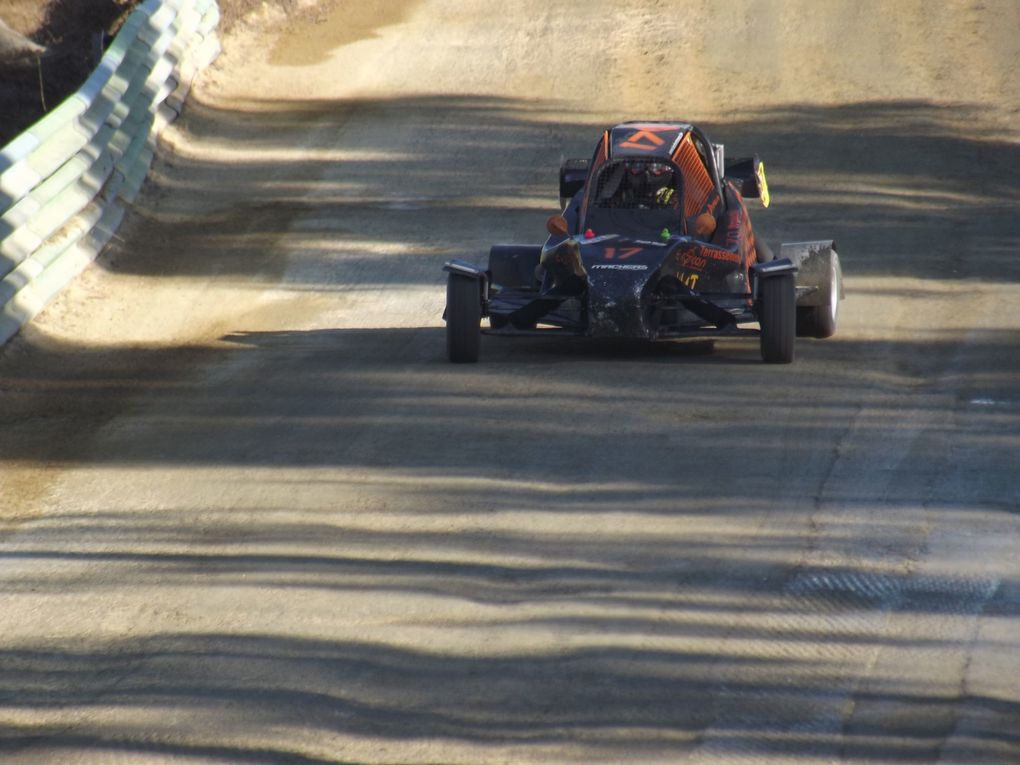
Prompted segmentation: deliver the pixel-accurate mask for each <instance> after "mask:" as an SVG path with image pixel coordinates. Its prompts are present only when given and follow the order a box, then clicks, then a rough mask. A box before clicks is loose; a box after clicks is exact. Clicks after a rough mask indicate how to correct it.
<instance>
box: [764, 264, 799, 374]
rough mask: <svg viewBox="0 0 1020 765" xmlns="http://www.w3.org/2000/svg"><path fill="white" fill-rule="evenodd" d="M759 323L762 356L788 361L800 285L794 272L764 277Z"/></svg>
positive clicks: (774, 361) (770, 361)
mask: <svg viewBox="0 0 1020 765" xmlns="http://www.w3.org/2000/svg"><path fill="white" fill-rule="evenodd" d="M759 289H760V304H759V307H758V323H759V325H760V326H761V357H762V360H763V361H764V362H765V363H766V364H789V363H790V362H791V361H793V348H794V345H795V343H796V336H797V332H796V330H797V287H796V284H795V283H794V279H793V274H782V275H781V276H771V277H769V278H767V279H763V280H762V282H761V285H760V288H759Z"/></svg>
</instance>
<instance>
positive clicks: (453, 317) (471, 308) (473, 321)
mask: <svg viewBox="0 0 1020 765" xmlns="http://www.w3.org/2000/svg"><path fill="white" fill-rule="evenodd" d="M481 322H482V289H481V282H479V281H478V279H472V278H470V277H467V276H460V275H458V274H450V276H449V278H448V279H447V280H446V356H447V358H448V359H449V360H450V361H452V362H454V363H455V364H463V363H471V362H475V361H478V354H479V352H480V350H481V345H482V330H481Z"/></svg>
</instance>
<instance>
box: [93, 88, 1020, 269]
mask: <svg viewBox="0 0 1020 765" xmlns="http://www.w3.org/2000/svg"><path fill="white" fill-rule="evenodd" d="M251 106H252V111H250V112H243V111H242V112H236V111H225V110H222V109H219V108H217V107H214V106H210V105H203V104H193V105H191V106H189V110H188V111H187V112H186V115H185V120H184V123H183V124H184V125H185V126H186V129H187V131H188V134H189V136H190V140H191V141H192V143H193V145H194V146H197V147H199V150H198V152H197V154H193V155H192V156H190V157H188V156H177V157H172V156H171V157H168V158H167V159H165V160H163V161H162V162H161V163H160V165H159V166H158V167H157V170H156V173H155V174H154V176H153V181H152V182H150V184H149V186H148V187H147V193H146V195H145V197H143V201H142V204H141V206H140V209H139V211H138V213H137V214H136V215H135V218H134V221H133V226H132V227H130V228H129V229H128V231H130V232H139V233H137V234H136V235H129V236H128V237H127V239H128V241H139V240H141V239H144V240H145V241H148V242H150V243H152V244H153V245H154V246H153V247H152V248H147V250H146V251H144V252H141V251H132V250H130V249H128V247H126V246H121V247H115V248H114V250H113V255H112V260H113V261H114V262H115V263H116V266H117V268H119V269H123V270H126V271H128V272H138V273H152V274H159V273H162V272H164V271H165V269H166V264H167V263H172V264H173V267H174V268H175V269H179V270H180V272H181V273H187V272H188V271H189V270H194V271H195V272H196V273H199V274H206V273H211V274H214V275H218V276H225V275H237V274H243V273H244V272H245V271H250V270H251V269H252V267H253V265H255V266H257V265H258V264H259V263H260V262H261V261H260V258H262V259H265V258H269V259H279V258H281V257H282V256H283V254H284V253H285V252H289V253H294V252H300V251H302V250H303V249H304V250H312V251H315V252H316V255H317V257H319V258H322V259H323V260H325V261H326V262H327V263H328V262H333V263H334V264H338V265H339V266H340V269H339V270H338V271H337V274H338V276H337V279H336V281H338V282H343V281H344V278H345V276H346V273H345V271H344V268H343V263H344V261H345V260H346V259H348V258H352V257H353V258H357V257H359V256H360V257H368V258H370V259H371V258H372V257H379V256H378V255H373V254H371V253H366V252H365V251H364V250H362V251H361V252H360V253H359V251H358V248H359V246H360V243H363V242H365V241H372V242H374V243H376V244H377V245H378V246H379V250H380V252H384V251H386V249H387V248H390V249H391V250H392V249H394V248H395V249H396V250H397V251H398V252H399V251H408V252H411V253H414V255H415V257H413V258H409V259H408V260H407V263H406V264H405V265H406V269H405V272H404V277H403V278H404V279H405V280H407V281H410V282H413V283H430V282H433V281H435V280H437V279H438V277H437V276H436V274H435V272H434V268H433V271H427V270H422V269H421V268H419V267H417V266H419V265H420V264H421V263H422V262H425V263H427V264H428V265H429V267H430V268H431V267H434V266H435V265H436V263H437V262H439V258H440V257H448V256H450V255H451V254H454V255H467V256H469V257H472V258H473V259H478V258H482V257H484V252H485V251H486V250H487V248H488V246H489V245H490V244H491V243H493V242H495V241H497V240H503V239H506V240H508V241H516V242H521V243H526V242H534V241H541V240H542V239H543V238H544V232H543V231H542V227H541V222H542V220H543V218H544V213H545V212H550V211H554V210H555V208H556V202H555V200H556V183H557V176H556V171H557V167H558V163H559V159H560V157H561V156H562V155H563V154H566V155H568V156H587V155H588V153H589V152H590V151H591V145H592V144H593V141H594V138H595V137H596V136H597V135H598V133H599V130H600V128H601V124H600V123H597V122H595V121H594V120H593V119H592V118H591V117H590V116H584V117H583V118H581V119H575V120H574V121H570V120H560V119H556V120H555V121H554V120H552V119H550V118H549V117H548V113H549V112H550V111H551V110H552V109H551V107H550V105H547V104H542V103H540V102H534V103H522V102H519V101H514V100H511V99H500V98H495V97H471V96H433V97H417V98H394V99H389V100H362V101H349V102H340V103H336V102H315V101H310V102H309V101H304V102H288V103H286V104H258V103H256V104H252V105H251ZM259 109H261V110H262V111H259ZM980 113H981V112H980V107H979V106H975V105H968V104H962V105H953V106H946V105H937V104H932V103H929V102H923V101H919V102H904V101H899V102H874V103H860V104H847V105H839V106H832V107H823V106H809V105H797V104H793V105H789V106H785V107H780V108H776V109H770V110H763V111H756V112H752V113H738V114H737V115H736V118H735V119H734V120H733V121H729V122H726V123H709V124H707V125H706V127H707V128H708V129H709V131H710V135H712V137H713V138H715V140H718V141H720V142H723V143H725V144H727V151H728V155H729V156H738V155H741V154H747V153H751V152H757V153H759V154H760V155H761V156H762V157H763V158H764V159H765V160H766V164H767V166H768V168H769V171H770V181H771V186H772V190H773V198H774V200H775V204H774V206H773V207H772V208H771V209H770V210H767V211H764V210H760V209H758V210H753V217H754V220H755V223H756V226H757V227H758V228H759V230H760V231H761V232H762V233H763V235H764V236H765V237H766V238H767V239H769V240H770V241H771V242H773V243H776V244H777V243H778V242H779V241H800V240H804V239H818V238H834V239H835V240H836V241H837V244H838V245H839V246H840V250H841V255H842V257H843V261H844V267H845V270H846V271H847V273H848V274H849V275H850V276H851V277H858V276H913V277H919V278H925V279H944V280H951V281H958V280H966V279H982V280H989V281H1003V280H1005V281H1009V282H1015V281H1017V280H1018V279H1020V264H1018V263H1017V260H1016V258H1015V257H1014V254H1015V253H1016V252H1017V251H1020V223H1018V220H1020V219H1018V217H1017V216H1016V215H1015V204H1016V199H1017V198H1020V148H1018V145H1017V144H1016V142H1014V141H1011V140H1008V139H1006V138H1004V137H1003V136H1001V135H1000V134H996V133H991V132H988V131H987V130H985V131H984V132H982V131H980V130H979V129H978V128H976V127H974V125H975V124H978V123H979V119H978V118H979V117H980ZM355 116H356V117H357V118H358V119H357V122H359V123H363V122H364V121H365V120H366V119H378V120H379V121H380V122H381V123H383V122H387V121H390V122H391V121H393V120H395V119H397V120H400V121H401V122H402V123H403V124H405V126H406V129H407V132H408V134H409V135H417V136H420V137H419V138H417V139H416V140H414V141H413V142H410V143H409V144H407V145H401V146H393V145H390V144H388V143H386V141H385V139H384V138H383V135H382V134H381V133H377V134H374V133H371V132H364V131H363V130H361V129H358V128H355V127H352V118H353V117H355ZM635 116H636V115H635ZM649 116H653V115H649ZM310 129H312V130H315V131H318V133H319V134H320V136H321V140H322V143H320V144H319V145H318V148H316V147H314V146H308V145H307V141H308V135H309V130H310ZM345 131H346V132H345ZM347 133H350V135H347ZM337 134H344V135H345V136H346V138H347V140H346V141H344V142H341V143H338V144H334V143H331V141H332V140H334V139H333V138H332V137H333V136H334V135H337ZM210 138H211V139H213V140H214V141H215V143H216V145H218V146H224V145H229V146H231V147H233V151H234V153H235V155H236V156H234V157H232V158H227V159H222V158H221V159H214V158H213V156H214V155H213V154H209V153H203V151H202V150H201V146H202V142H203V141H204V140H208V139H210ZM302 142H304V143H305V144H306V145H304V146H301V144H302ZM341 146H342V148H341ZM298 147H300V148H298ZM238 187H243V188H245V189H247V190H248V192H249V193H248V194H246V198H245V201H244V202H242V203H240V204H239V203H238V201H237V194H236V189H237V188H238ZM196 194H198V195H200V197H201V199H202V204H201V206H200V208H196V206H195V205H194V203H193V201H192V200H193V198H194V196H195V195H196ZM543 200H547V201H546V202H543ZM182 205H183V206H182ZM184 220H187V225H182V224H183V221H184ZM139 229H140V230H141V231H144V232H145V233H144V235H143V234H142V233H140V231H139ZM324 238H328V240H329V243H328V244H324V241H323V240H324ZM241 242H244V247H243V252H242V251H238V252H236V257H235V256H234V252H233V251H234V248H235V247H236V246H237V245H238V244H240V243H241ZM429 248H432V250H431V251H432V254H434V255H436V256H437V257H436V258H428V257H425V258H422V255H423V254H424V255H427V254H428V251H429ZM354 271H355V273H357V269H354ZM309 273H315V274H318V275H320V276H321V275H322V274H324V273H327V271H324V270H323V269H319V270H317V271H315V270H314V269H312V270H310V271H309ZM331 281H333V280H332V279H319V280H315V279H311V280H309V286H311V287H313V288H322V289H329V286H330V284H329V283H330V282H331Z"/></svg>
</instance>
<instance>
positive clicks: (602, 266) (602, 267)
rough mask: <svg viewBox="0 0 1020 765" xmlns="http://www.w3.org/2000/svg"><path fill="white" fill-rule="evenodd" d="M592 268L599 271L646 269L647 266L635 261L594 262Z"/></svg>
mask: <svg viewBox="0 0 1020 765" xmlns="http://www.w3.org/2000/svg"><path fill="white" fill-rule="evenodd" d="M592 269H594V270H599V271H647V270H648V266H641V265H638V264H636V263H596V264H595V265H594V266H592Z"/></svg>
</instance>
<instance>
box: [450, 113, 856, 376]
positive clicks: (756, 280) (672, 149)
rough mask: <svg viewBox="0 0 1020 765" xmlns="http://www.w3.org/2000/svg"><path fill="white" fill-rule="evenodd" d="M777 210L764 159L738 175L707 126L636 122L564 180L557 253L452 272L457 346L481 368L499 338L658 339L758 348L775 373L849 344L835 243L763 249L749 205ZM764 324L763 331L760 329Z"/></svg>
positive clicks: (502, 253) (611, 135) (505, 252)
mask: <svg viewBox="0 0 1020 765" xmlns="http://www.w3.org/2000/svg"><path fill="white" fill-rule="evenodd" d="M745 197H751V198H758V199H760V200H761V203H762V204H763V205H764V206H765V207H767V206H768V204H769V193H768V185H767V183H766V180H765V168H764V164H763V163H762V162H761V160H760V159H759V158H758V157H757V156H753V157H749V158H742V159H734V160H731V161H729V162H726V161H725V159H724V150H723V146H721V145H719V144H713V143H712V142H711V141H709V139H708V137H707V136H706V135H705V133H704V132H703V131H702V130H700V129H699V128H697V127H695V126H694V125H690V124H686V123H680V122H627V123H624V124H621V125H617V126H616V127H614V128H611V129H610V130H607V131H605V133H604V134H603V135H602V137H601V138H600V139H599V141H598V144H597V145H596V147H595V153H594V155H593V156H592V158H591V159H590V160H589V159H568V160H565V161H564V162H563V163H562V165H561V167H560V202H561V204H562V205H563V213H562V215H554V216H552V217H551V218H549V220H548V221H547V223H546V228H547V230H548V232H549V237H548V239H547V240H546V242H545V244H544V245H534V246H519V245H496V246H494V247H492V249H491V250H490V252H489V264H488V268H482V267H481V266H478V265H475V264H472V263H469V262H467V261H464V260H459V259H458V260H451V261H448V262H447V263H446V264H445V266H444V267H443V268H444V270H445V271H446V272H447V273H448V277H447V293H446V312H445V313H444V318H445V319H446V345H447V355H448V357H449V359H450V361H454V362H473V361H477V360H478V355H479V350H480V342H481V338H480V334H481V332H482V331H483V330H482V329H481V320H482V319H483V318H485V317H488V320H489V327H488V328H487V329H486V330H484V331H485V332H486V334H492V335H546V334H550V333H558V334H567V335H576V336H584V337H621V338H635V339H645V340H659V339H668V338H688V337H698V338H713V337H721V336H734V335H750V336H758V337H759V338H760V345H761V356H762V359H764V360H765V361H766V362H769V363H778V364H784V363H789V362H791V361H792V360H793V356H794V344H795V337H796V336H797V335H800V336H810V337H829V336H831V335H832V334H833V333H834V332H835V331H836V321H837V318H838V313H839V301H840V300H841V299H842V297H843V284H842V280H843V276H842V272H841V269H840V263H839V256H838V255H837V253H836V247H835V243H834V242H832V241H831V240H826V241H815V242H797V243H792V244H783V245H782V247H781V249H780V251H779V256H778V258H776V257H773V254H772V252H771V251H770V249H769V248H768V246H767V245H766V244H765V243H764V242H763V241H762V240H759V239H756V238H755V235H754V231H753V230H752V228H751V220H750V217H749V216H748V213H747V208H746V206H745V204H744V198H745ZM749 325H750V326H749Z"/></svg>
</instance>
